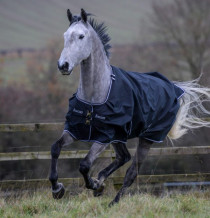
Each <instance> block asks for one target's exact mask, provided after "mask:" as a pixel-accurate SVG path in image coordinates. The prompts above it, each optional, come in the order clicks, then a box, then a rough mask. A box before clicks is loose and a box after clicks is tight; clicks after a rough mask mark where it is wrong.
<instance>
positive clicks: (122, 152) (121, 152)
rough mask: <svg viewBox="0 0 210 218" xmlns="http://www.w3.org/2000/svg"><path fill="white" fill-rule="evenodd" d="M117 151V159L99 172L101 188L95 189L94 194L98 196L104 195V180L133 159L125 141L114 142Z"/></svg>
mask: <svg viewBox="0 0 210 218" xmlns="http://www.w3.org/2000/svg"><path fill="white" fill-rule="evenodd" d="M112 146H113V148H114V150H115V153H116V158H115V160H114V161H113V162H112V163H111V164H110V165H109V166H107V167H106V168H105V169H103V170H102V171H100V172H99V174H98V181H99V185H100V187H99V189H97V190H95V191H94V193H93V194H94V196H95V197H98V196H100V195H102V193H103V190H104V184H103V182H104V181H105V180H106V179H107V178H108V176H109V175H111V174H112V173H113V172H114V171H116V170H117V169H119V168H120V167H121V166H123V165H124V164H125V163H127V162H128V161H129V160H130V159H131V155H130V153H129V151H128V149H127V148H126V145H125V143H121V142H118V143H113V144H112Z"/></svg>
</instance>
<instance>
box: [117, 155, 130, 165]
mask: <svg viewBox="0 0 210 218" xmlns="http://www.w3.org/2000/svg"><path fill="white" fill-rule="evenodd" d="M130 159H131V155H130V153H127V154H126V155H123V156H121V157H119V158H118V159H117V161H118V164H119V165H120V166H122V165H124V164H125V163H127V162H128V161H130Z"/></svg>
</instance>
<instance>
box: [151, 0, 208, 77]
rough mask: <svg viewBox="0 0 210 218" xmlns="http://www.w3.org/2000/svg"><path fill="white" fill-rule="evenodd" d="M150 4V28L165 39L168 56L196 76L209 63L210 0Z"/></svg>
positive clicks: (178, 0) (175, 0)
mask: <svg viewBox="0 0 210 218" xmlns="http://www.w3.org/2000/svg"><path fill="white" fill-rule="evenodd" d="M152 7H153V13H152V15H151V20H152V24H153V28H152V29H153V31H154V32H155V34H159V37H161V39H162V40H164V42H165V44H166V45H167V47H168V50H169V51H170V55H171V57H173V58H176V60H177V61H178V63H179V65H181V64H182V65H185V66H186V65H187V67H188V69H189V70H190V71H191V73H192V77H193V78H196V77H198V76H199V74H200V73H201V72H202V71H205V66H207V64H208V65H209V62H210V54H209V53H208V52H209V40H210V0H199V1H198V0H173V2H171V3H166V4H163V3H162V4H160V2H159V1H158V2H157V1H156V2H154V3H153V5H152ZM183 61H184V62H183Z"/></svg>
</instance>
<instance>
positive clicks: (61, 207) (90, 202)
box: [0, 192, 210, 218]
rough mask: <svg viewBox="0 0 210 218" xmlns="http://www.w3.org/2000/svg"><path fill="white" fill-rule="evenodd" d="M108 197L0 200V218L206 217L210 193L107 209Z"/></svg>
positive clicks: (140, 198)
mask: <svg viewBox="0 0 210 218" xmlns="http://www.w3.org/2000/svg"><path fill="white" fill-rule="evenodd" d="M111 200H112V198H111V197H109V196H103V197H102V198H94V197H92V196H91V195H88V194H87V193H85V192H84V193H82V194H80V195H78V196H75V197H73V196H70V197H65V198H64V199H62V200H59V201H56V200H53V199H52V197H51V193H50V192H47V193H35V194H34V195H33V196H28V195H25V196H23V197H22V198H19V199H12V198H10V199H7V200H4V199H0V216H1V217H21V218H22V217H56V218H57V217H98V218H99V217H177V218H178V217H190V218H193V217H199V218H204V217H206V218H207V217H209V216H210V201H209V194H208V193H206V194H202V193H197V194H186V195H174V196H171V197H169V196H167V197H163V198H160V197H155V196H151V195H148V194H141V195H134V196H128V195H127V196H126V197H125V198H123V199H122V200H121V202H120V203H119V204H118V205H115V206H113V207H112V208H109V207H108V206H107V205H108V204H109V202H110V201H111Z"/></svg>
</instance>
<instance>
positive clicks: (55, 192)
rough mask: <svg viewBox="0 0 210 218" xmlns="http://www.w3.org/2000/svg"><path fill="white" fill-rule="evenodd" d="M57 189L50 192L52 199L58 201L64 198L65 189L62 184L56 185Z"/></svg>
mask: <svg viewBox="0 0 210 218" xmlns="http://www.w3.org/2000/svg"><path fill="white" fill-rule="evenodd" d="M58 185H59V187H58V188H57V189H56V190H52V195H53V198H54V199H56V200H58V199H61V198H62V197H63V196H64V193H65V188H64V186H63V184H62V183H58Z"/></svg>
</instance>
